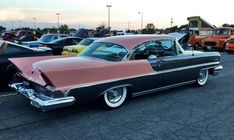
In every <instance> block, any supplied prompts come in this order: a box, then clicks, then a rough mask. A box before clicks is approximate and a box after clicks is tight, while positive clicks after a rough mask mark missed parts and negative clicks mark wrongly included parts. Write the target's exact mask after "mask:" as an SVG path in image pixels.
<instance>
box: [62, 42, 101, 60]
mask: <svg viewBox="0 0 234 140" xmlns="http://www.w3.org/2000/svg"><path fill="white" fill-rule="evenodd" d="M99 39H101V38H85V39H83V40H82V41H80V42H79V43H78V44H77V45H72V46H65V47H64V48H63V52H62V55H67V56H76V55H78V54H79V53H80V52H82V51H83V50H84V49H86V48H87V47H88V46H89V45H90V44H92V43H93V42H94V41H96V40H99Z"/></svg>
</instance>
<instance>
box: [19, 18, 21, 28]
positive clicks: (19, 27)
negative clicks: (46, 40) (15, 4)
mask: <svg viewBox="0 0 234 140" xmlns="http://www.w3.org/2000/svg"><path fill="white" fill-rule="evenodd" d="M19 28H21V20H19Z"/></svg>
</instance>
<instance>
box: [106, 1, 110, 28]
mask: <svg viewBox="0 0 234 140" xmlns="http://www.w3.org/2000/svg"><path fill="white" fill-rule="evenodd" d="M106 7H107V8H108V29H109V30H110V8H111V5H106Z"/></svg>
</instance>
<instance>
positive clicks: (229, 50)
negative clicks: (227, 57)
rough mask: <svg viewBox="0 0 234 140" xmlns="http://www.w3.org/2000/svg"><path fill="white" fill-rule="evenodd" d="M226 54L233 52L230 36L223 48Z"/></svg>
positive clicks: (232, 42)
mask: <svg viewBox="0 0 234 140" xmlns="http://www.w3.org/2000/svg"><path fill="white" fill-rule="evenodd" d="M225 50H226V52H227V53H233V52H234V36H231V37H230V38H229V39H228V41H227V44H226V48H225Z"/></svg>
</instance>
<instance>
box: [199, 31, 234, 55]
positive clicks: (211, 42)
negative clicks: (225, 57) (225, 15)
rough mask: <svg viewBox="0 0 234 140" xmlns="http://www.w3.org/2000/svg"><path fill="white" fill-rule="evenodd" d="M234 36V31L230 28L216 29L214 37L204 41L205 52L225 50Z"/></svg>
mask: <svg viewBox="0 0 234 140" xmlns="http://www.w3.org/2000/svg"><path fill="white" fill-rule="evenodd" d="M231 35H234V29H233V28H230V27H225V28H217V29H214V31H213V33H212V36H210V37H208V38H206V39H204V40H202V48H203V49H205V50H207V49H208V50H209V49H219V50H224V49H225V47H226V43H227V40H228V38H229V37H230V36H231Z"/></svg>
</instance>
